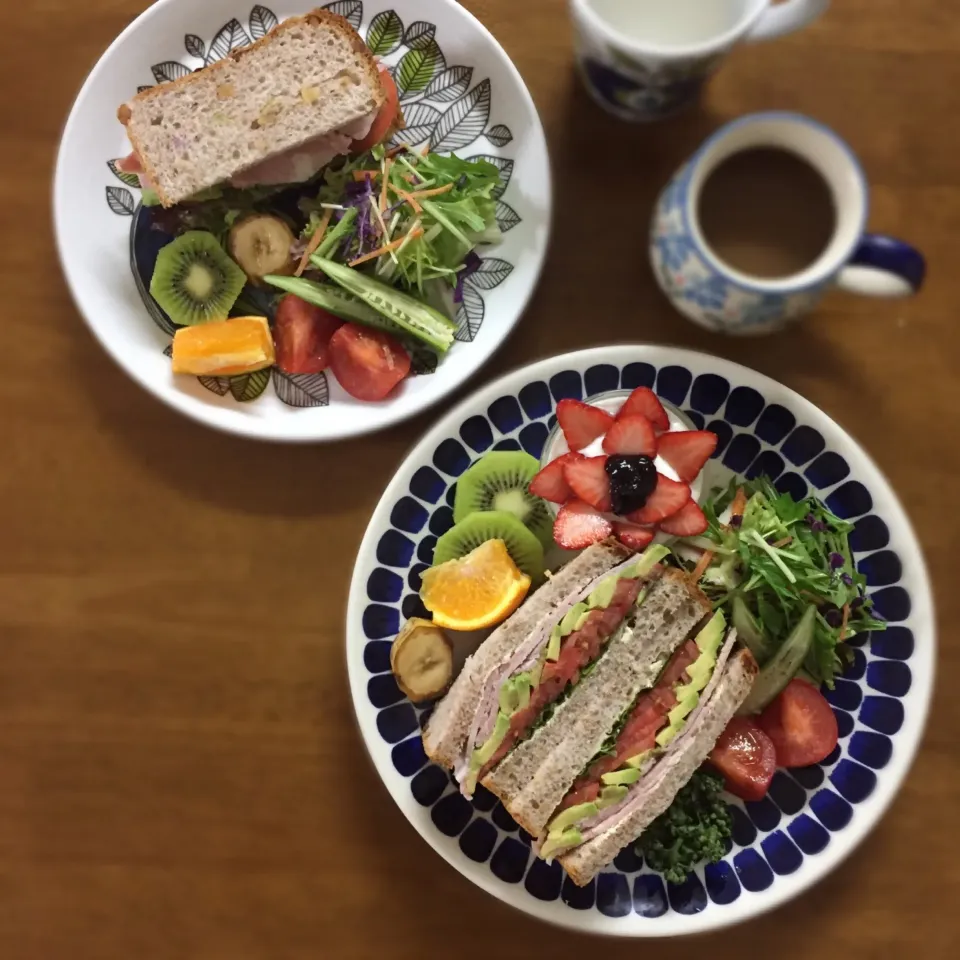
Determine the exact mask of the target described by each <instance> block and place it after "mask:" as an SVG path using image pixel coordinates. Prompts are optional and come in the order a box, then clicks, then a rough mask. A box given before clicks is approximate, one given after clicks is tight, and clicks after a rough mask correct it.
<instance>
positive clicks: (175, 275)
mask: <svg viewBox="0 0 960 960" xmlns="http://www.w3.org/2000/svg"><path fill="white" fill-rule="evenodd" d="M246 282H247V275H246V274H245V273H244V272H243V271H242V270H241V269H240V268H239V267H238V266H237V265H236V264H235V263H234V262H233V261H232V260H231V259H230V258H229V257H228V256H227V254H226V252H225V251H224V249H223V247H221V246H220V242H219V241H218V240H217V238H216V237H215V236H214V235H213V234H212V233H207V231H205V230H189V231H187V232H186V233H182V234H181V235H180V236H179V237H177V238H176V240H174V241H172V242H171V243H168V244H167V245H166V246H165V247H164V248H163V249H162V250H161V251H160V253H159V255H158V256H157V265H156V266H155V267H154V269H153V277H152V278H151V280H150V296H151V297H153V299H154V300H156V301H157V303H158V304H160V306H161V307H162V308H163V309H164V311H165V312H166V314H167V316H168V317H170V319H171V320H172V321H173V322H174V323H175V324H177V325H178V326H181V327H188V326H193V325H194V324H197V323H206V322H207V321H208V320H226V319H227V314H228V313H229V312H230V308H231V307H232V306H233V305H234V303H236V300H237V297H239V296H240V291H241V290H242V289H243V285H244V284H245V283H246Z"/></svg>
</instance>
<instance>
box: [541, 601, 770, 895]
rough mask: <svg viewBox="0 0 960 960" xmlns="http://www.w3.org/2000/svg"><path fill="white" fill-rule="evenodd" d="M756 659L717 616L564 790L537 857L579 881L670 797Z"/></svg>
mask: <svg viewBox="0 0 960 960" xmlns="http://www.w3.org/2000/svg"><path fill="white" fill-rule="evenodd" d="M757 669H758V667H757V663H756V661H755V660H754V658H753V656H752V655H751V654H750V652H749V651H748V650H746V649H736V633H735V631H733V630H730V631H729V632H728V633H727V634H726V636H725V637H724V624H723V619H722V615H721V614H719V613H717V614H715V615H714V617H713V618H712V619H711V620H710V622H709V623H708V624H707V625H706V626H705V627H704V628H703V629H702V630H701V631H700V632H699V634H698V635H697V637H696V638H695V640H693V641H687V642H686V643H684V644H683V645H682V646H681V647H680V648H679V649H678V650H677V651H676V652H675V653H674V655H673V656H672V657H671V658H670V660H669V661H668V662H667V664H666V666H664V667H663V670H662V672H661V674H660V676H659V678H658V679H657V682H656V684H655V685H654V686H653V687H652V688H651V689H650V690H649V691H647V692H645V693H643V694H641V695H640V696H639V697H638V698H637V699H636V700H635V701H634V703H633V704H631V706H630V707H629V708H628V710H626V711H624V713H623V714H622V715H621V717H620V718H619V720H618V722H617V724H615V726H614V728H613V729H612V730H611V731H610V733H609V735H608V737H607V739H606V740H605V741H604V743H603V744H602V745H601V749H600V750H599V751H597V753H596V754H595V755H594V757H593V759H592V760H591V762H590V763H589V764H588V765H587V767H586V768H585V769H584V770H583V772H582V773H581V775H580V776H579V777H578V778H577V780H576V781H575V783H574V784H573V785H572V786H571V788H570V790H569V791H567V793H566V795H565V796H564V798H563V799H562V801H561V803H560V805H559V807H557V809H556V811H555V812H554V814H553V816H552V817H551V818H550V822H549V823H548V825H547V828H546V833H545V835H544V836H541V837H540V841H539V844H538V852H539V855H540V856H541V857H543V858H545V859H548V860H550V859H553V858H554V857H558V858H559V861H560V864H561V866H562V867H563V869H564V870H565V871H566V872H567V874H568V875H569V876H570V877H571V879H572V880H573V881H574V883H576V884H578V885H579V886H584V885H586V884H587V883H589V882H590V880H592V879H593V878H594V877H595V876H596V875H597V873H598V872H599V871H600V870H601V869H602V868H603V867H604V866H606V865H607V864H608V863H610V861H612V860H613V859H614V857H616V855H617V853H618V852H619V851H620V850H621V849H622V848H623V847H624V846H626V845H627V844H629V843H632V842H634V841H635V840H637V839H638V838H639V837H640V835H641V834H642V833H643V832H644V830H646V828H647V827H648V826H650V824H651V823H652V822H653V821H654V820H655V819H656V818H657V817H658V816H659V815H660V814H661V813H663V812H664V811H665V810H666V809H667V808H668V807H669V806H670V804H671V803H673V800H674V798H675V797H676V795H677V792H678V791H679V790H680V788H681V787H682V786H684V785H685V784H686V783H687V781H688V780H689V779H690V777H691V776H692V775H693V773H694V772H695V771H696V769H697V768H698V767H699V766H700V765H701V764H702V763H703V762H704V761H705V760H706V759H707V757H708V755H709V753H710V751H711V750H712V749H713V747H714V744H715V743H716V741H717V739H718V738H719V736H720V734H721V733H722V732H723V730H724V728H725V727H726V726H727V723H728V722H729V721H730V719H731V718H732V717H733V715H734V714H735V713H736V711H737V709H738V707H739V706H740V704H742V703H743V701H744V699H745V697H746V696H747V694H748V693H749V691H750V687H751V685H752V683H753V680H754V678H755V677H756V674H757Z"/></svg>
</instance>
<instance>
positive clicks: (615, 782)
mask: <svg viewBox="0 0 960 960" xmlns="http://www.w3.org/2000/svg"><path fill="white" fill-rule="evenodd" d="M600 779H601V780H603V782H604V783H605V784H607V785H608V786H624V787H628V786H630V784H631V783H636V782H637V781H638V780H639V779H640V770H639V769H638V768H637V767H623V768H621V769H620V770H614V771H613V772H612V773H605V774H604V775H603V776H602V777H601V778H600Z"/></svg>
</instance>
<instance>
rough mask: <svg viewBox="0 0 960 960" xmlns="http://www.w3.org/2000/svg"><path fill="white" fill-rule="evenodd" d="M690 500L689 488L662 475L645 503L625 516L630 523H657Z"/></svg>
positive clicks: (670, 515)
mask: <svg viewBox="0 0 960 960" xmlns="http://www.w3.org/2000/svg"><path fill="white" fill-rule="evenodd" d="M689 499H690V488H689V487H688V486H687V485H686V484H685V483H681V482H680V481H679V480H671V479H670V478H669V477H665V476H664V475H663V474H662V473H661V474H659V475H658V477H657V486H656V487H655V489H654V491H653V493H651V494H650V496H649V497H648V498H647V502H646V503H645V504H644V505H643V506H642V507H641V508H640V509H639V510H634V511H633V513H631V514H629V515H628V516H627V519H628V520H630V521H631V522H632V523H659V522H660V521H661V520H666V518H667V517H672V516H673V515H674V514H675V513H676V512H677V511H678V510H679V509H680V508H681V507H682V506H683V505H684V504H685V503H686V502H687V501H688V500H689Z"/></svg>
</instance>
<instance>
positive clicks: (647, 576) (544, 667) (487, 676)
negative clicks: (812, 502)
mask: <svg viewBox="0 0 960 960" xmlns="http://www.w3.org/2000/svg"><path fill="white" fill-rule="evenodd" d="M666 553H667V550H666V549H665V548H664V547H662V546H659V545H655V546H652V547H650V548H648V549H647V550H646V551H645V552H644V553H643V554H642V555H640V556H639V557H638V556H636V555H632V554H630V553H629V552H628V551H627V550H625V549H624V548H623V547H622V546H620V545H619V544H617V543H616V542H615V541H612V540H610V541H603V542H601V543H599V544H596V545H594V546H592V547H590V548H589V549H587V550H585V551H584V552H583V553H581V554H580V555H579V556H578V557H576V558H575V559H574V560H572V561H571V562H570V563H569V564H567V565H566V566H565V567H563V568H562V569H561V570H560V571H559V572H558V573H557V574H555V575H554V576H553V577H552V578H551V579H550V580H549V581H548V582H547V583H546V584H545V585H544V586H543V587H541V588H540V589H539V590H538V591H537V592H536V593H535V594H534V595H533V596H532V597H531V598H530V599H529V600H528V601H527V602H526V603H525V604H524V605H523V606H522V607H520V609H519V610H518V611H517V612H516V613H514V614H513V615H512V616H511V617H510V618H509V619H508V620H506V621H505V622H504V623H503V624H501V626H500V627H499V628H498V629H497V630H496V631H494V633H492V634H491V635H490V637H489V638H488V639H487V640H486V641H485V642H484V643H483V644H482V645H481V646H480V648H479V649H478V650H477V651H476V653H474V654H473V656H471V657H470V658H469V659H468V660H467V662H466V664H465V665H464V669H463V670H462V671H461V673H460V675H459V676H458V678H457V680H456V681H455V682H454V684H453V686H452V687H451V689H450V691H449V692H448V694H447V695H446V697H445V698H444V699H443V700H441V701H440V703H439V704H438V705H437V708H436V709H435V711H434V713H433V714H432V716H431V718H430V720H429V722H428V724H427V726H426V728H425V730H424V734H423V741H424V748H425V750H426V752H427V754H428V755H429V756H430V757H431V758H432V759H433V760H434V761H436V762H438V763H441V764H442V765H444V766H447V767H450V768H451V769H453V771H454V774H455V776H456V779H457V781H458V782H459V784H460V788H461V791H462V792H463V793H464V795H466V796H471V795H472V794H473V792H474V789H475V788H476V784H477V782H478V781H481V780H482V781H483V783H484V785H485V786H488V787H489V788H490V789H491V790H493V791H494V792H496V793H497V794H498V795H499V796H500V797H501V799H502V800H503V801H504V803H505V804H506V806H507V809H508V810H509V811H510V813H511V814H512V815H513V816H514V817H515V818H516V819H517V820H518V822H520V823H521V824H522V825H523V826H524V827H525V828H526V829H528V830H529V832H531V833H532V834H534V835H536V834H537V833H538V832H539V828H540V826H542V825H543V824H545V822H546V820H545V818H546V817H548V816H549V814H550V813H551V812H552V809H553V808H550V809H546V810H543V811H542V812H539V813H536V812H531V813H530V815H527V814H525V813H524V809H525V808H524V806H523V804H514V803H513V798H514V796H518V795H519V794H520V793H521V792H522V787H523V786H524V785H525V784H526V783H527V782H528V781H529V779H530V769H531V766H530V764H531V761H530V760H529V759H526V754H527V753H528V752H529V749H528V748H529V747H532V745H534V744H537V743H538V742H540V743H542V744H543V746H542V747H539V748H537V750H543V751H545V752H547V753H549V752H550V746H551V745H552V743H553V740H552V739H551V738H552V735H553V730H554V729H555V727H556V725H554V724H551V723H550V718H551V716H552V714H554V713H559V712H561V710H562V704H563V703H564V702H565V701H566V700H567V699H568V698H569V697H570V696H571V695H572V693H573V691H574V690H578V689H579V688H581V687H584V686H585V685H586V686H588V687H589V688H592V687H593V686H595V685H596V682H595V681H594V680H593V677H594V675H595V674H598V675H599V676H600V677H601V679H603V678H607V679H604V683H605V684H606V683H607V680H610V682H611V683H612V684H613V685H614V686H615V687H616V693H615V694H614V693H613V692H611V693H610V696H611V697H613V698H614V699H612V700H611V704H610V705H609V706H608V707H607V712H609V713H610V714H611V715H610V717H609V721H608V722H603V721H599V723H600V724H602V731H601V733H602V734H605V733H606V731H607V730H608V729H609V727H610V725H611V724H612V723H613V721H614V720H615V719H616V717H617V716H618V715H619V713H620V712H621V711H622V710H623V709H624V707H625V706H626V705H627V704H628V703H629V702H630V700H631V699H632V697H633V696H635V695H636V693H637V692H638V691H639V690H640V689H642V687H643V684H644V683H645V682H647V683H649V682H652V680H653V679H655V677H656V674H655V673H652V674H651V671H650V669H649V665H650V663H651V662H652V661H653V660H654V659H655V658H656V656H657V653H658V651H659V650H660V646H661V644H662V645H664V646H665V647H666V648H667V649H668V650H669V649H672V648H673V647H674V646H676V645H677V644H678V643H679V642H680V640H682V638H683V637H684V636H685V635H686V633H687V632H688V631H689V630H690V628H691V627H692V626H693V625H694V624H695V623H696V622H697V621H698V620H699V619H702V617H703V616H704V613H705V612H706V610H708V609H709V606H708V605H707V606H706V610H705V609H704V606H702V605H701V604H700V603H699V602H697V601H696V600H695V599H694V598H692V595H691V593H690V589H689V587H688V584H687V582H686V580H685V578H683V577H682V576H681V575H680V574H674V573H668V572H665V571H664V569H663V568H662V566H661V565H660V563H659V561H660V560H661V559H662V558H663V557H664V556H665V555H666ZM702 603H703V604H706V601H705V600H703V601H702ZM664 632H666V633H667V635H668V638H667V639H666V640H659V639H658V638H659V637H660V635H661V634H663V633H664ZM541 737H545V738H546V739H544V740H541ZM601 739H602V736H601ZM582 749H583V750H586V749H587V747H583V748H582ZM521 751H522V752H523V755H524V759H523V760H522V761H521V762H520V763H513V762H511V757H513V756H514V754H517V753H520V752H521ZM592 752H593V751H592V750H591V751H590V752H586V753H584V755H583V756H582V758H581V759H580V762H579V764H578V765H576V766H575V767H573V768H572V772H571V773H570V776H569V779H568V780H567V782H566V783H563V784H562V785H558V786H557V788H556V789H557V797H556V802H557V803H559V801H560V799H561V798H562V797H563V795H564V793H565V792H566V790H567V788H568V787H569V786H570V784H571V783H572V781H573V779H574V777H575V776H576V774H577V773H578V772H579V771H580V770H581V769H582V767H583V765H584V763H586V761H587V760H589V758H590V756H591V755H592ZM538 755H539V754H538ZM501 769H503V770H504V774H503V776H502V777H501V776H499V771H500V770H501ZM517 770H520V771H526V775H525V776H524V774H523V773H517V772H516V771H517ZM515 787H516V789H514V788H515ZM554 806H556V803H555V804H554ZM541 820H542V822H541Z"/></svg>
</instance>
